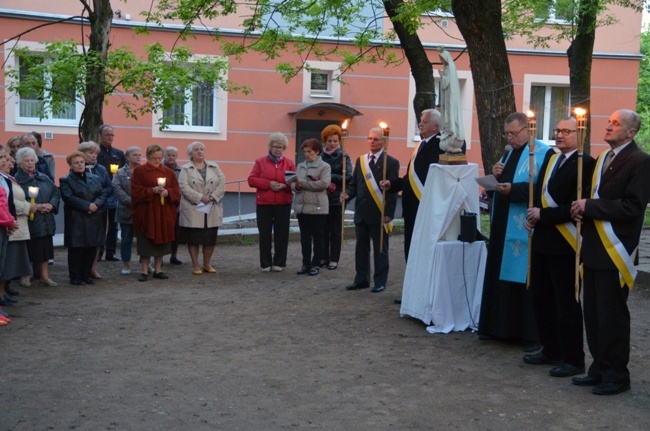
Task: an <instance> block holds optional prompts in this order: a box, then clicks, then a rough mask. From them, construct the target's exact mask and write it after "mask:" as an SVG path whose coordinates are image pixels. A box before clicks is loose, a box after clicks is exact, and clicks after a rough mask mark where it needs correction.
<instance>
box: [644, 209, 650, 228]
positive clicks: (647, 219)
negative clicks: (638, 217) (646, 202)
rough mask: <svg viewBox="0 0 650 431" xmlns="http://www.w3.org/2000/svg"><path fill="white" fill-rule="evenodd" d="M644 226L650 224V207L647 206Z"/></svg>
mask: <svg viewBox="0 0 650 431" xmlns="http://www.w3.org/2000/svg"><path fill="white" fill-rule="evenodd" d="M643 226H650V209H649V208H648V207H646V208H645V219H643Z"/></svg>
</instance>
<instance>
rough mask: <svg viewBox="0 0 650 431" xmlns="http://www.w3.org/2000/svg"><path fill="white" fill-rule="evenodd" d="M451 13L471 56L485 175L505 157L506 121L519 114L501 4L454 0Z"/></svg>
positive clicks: (489, 1)
mask: <svg viewBox="0 0 650 431" xmlns="http://www.w3.org/2000/svg"><path fill="white" fill-rule="evenodd" d="M451 7H452V11H453V13H454V16H455V17H456V23H457V24H458V29H459V30H460V32H461V34H462V35H463V38H464V39H465V43H466V44H467V50H468V52H469V59H470V67H471V70H472V78H473V79H474V97H475V99H476V113H477V116H478V128H479V137H480V139H481V157H482V159H483V167H484V169H485V173H490V172H492V165H493V164H495V163H496V162H497V161H498V160H499V158H500V157H501V156H502V154H503V148H504V147H505V142H504V140H503V138H502V137H501V136H502V134H503V124H504V122H505V119H506V117H507V116H508V115H509V114H511V113H513V112H515V111H516V106H515V93H514V89H513V85H512V76H511V74H510V63H509V62H508V53H507V51H506V44H505V39H504V36H503V27H502V25H501V1H500V0H482V1H475V0H452V2H451Z"/></svg>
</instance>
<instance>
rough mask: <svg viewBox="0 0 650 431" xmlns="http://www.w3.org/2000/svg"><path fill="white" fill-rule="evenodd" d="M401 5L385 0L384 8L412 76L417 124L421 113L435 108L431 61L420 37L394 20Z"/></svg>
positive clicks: (392, 0) (399, 0)
mask: <svg viewBox="0 0 650 431" xmlns="http://www.w3.org/2000/svg"><path fill="white" fill-rule="evenodd" d="M403 4H404V0H385V1H384V8H385V9H386V13H387V14H388V17H389V18H390V20H391V22H392V23H393V27H394V28H395V33H396V34H397V37H398V38H399V41H400V45H401V47H402V50H403V51H404V55H405V56H406V59H407V60H408V62H409V66H410V67H411V75H413V80H414V81H415V97H414V98H413V109H414V111H415V119H416V121H418V122H419V121H420V116H421V115H422V111H424V110H425V109H432V108H435V107H436V84H435V79H434V77H433V67H432V66H431V61H430V60H429V57H428V56H427V52H426V50H425V49H424V46H423V45H422V42H421V41H420V37H419V36H418V35H417V33H411V32H410V31H409V30H408V29H407V28H406V27H405V26H404V24H403V23H401V22H399V21H397V20H395V17H396V16H397V14H398V12H397V11H398V8H399V7H400V6H401V5H403Z"/></svg>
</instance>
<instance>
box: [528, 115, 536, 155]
mask: <svg viewBox="0 0 650 431" xmlns="http://www.w3.org/2000/svg"><path fill="white" fill-rule="evenodd" d="M526 117H528V145H529V147H530V148H531V151H532V148H534V146H535V139H537V121H535V113H534V112H533V111H528V112H527V113H526Z"/></svg>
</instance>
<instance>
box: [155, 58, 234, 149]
mask: <svg viewBox="0 0 650 431" xmlns="http://www.w3.org/2000/svg"><path fill="white" fill-rule="evenodd" d="M205 57H213V58H214V57H216V56H208V55H199V54H197V55H195V56H194V58H205ZM223 79H224V80H227V79H228V72H227V71H224V75H223ZM185 91H186V92H189V93H190V94H188V96H190V97H189V99H188V101H187V103H186V104H185V106H184V112H185V114H186V116H187V118H188V119H190V120H191V118H192V104H193V102H192V99H191V91H192V88H186V89H185ZM213 91H214V95H213V98H212V102H213V104H214V105H213V120H212V121H213V125H212V126H194V125H191V124H169V125H167V128H165V129H161V128H160V124H161V123H162V119H163V116H164V112H159V111H156V112H154V113H153V115H152V133H151V135H152V137H154V138H170V137H172V136H173V135H178V134H179V133H182V134H183V138H184V139H197V140H198V139H205V135H206V134H210V135H212V136H210V139H213V140H226V139H227V138H228V133H227V130H228V92H227V91H224V90H223V89H221V88H219V87H218V86H217V85H215V87H214V89H213ZM174 137H175V136H174Z"/></svg>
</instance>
